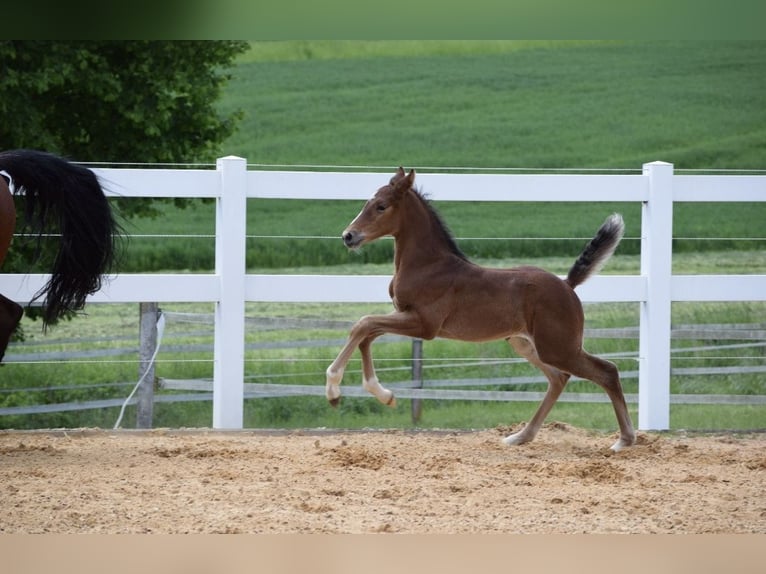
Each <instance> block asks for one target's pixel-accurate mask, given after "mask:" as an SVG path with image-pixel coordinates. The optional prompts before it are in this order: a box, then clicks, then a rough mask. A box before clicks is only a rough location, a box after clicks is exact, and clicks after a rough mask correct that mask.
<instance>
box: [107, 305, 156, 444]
mask: <svg viewBox="0 0 766 574" xmlns="http://www.w3.org/2000/svg"><path fill="white" fill-rule="evenodd" d="M164 332H165V314H164V313H162V312H160V316H159V317H158V318H157V346H156V347H155V349H154V353H152V358H151V359H149V364H148V365H147V366H146V370H145V371H144V374H143V375H141V378H140V379H138V382H137V383H136V386H135V387H133V390H132V391H131V392H130V394H129V395H128V398H127V399H125V402H124V403H122V408H121V409H120V416H119V417H117V422H116V423H114V427H113V428H114V429H115V430H116V429H118V428H120V423H121V422H122V417H123V415H124V414H125V408H126V407H127V406H128V403H129V402H130V399H132V398H133V395H135V394H136V391H137V390H138V387H140V386H141V383H143V382H144V379H145V378H146V375H147V373H149V371H151V368H152V365H153V364H154V359H156V358H157V353H158V352H159V350H160V343H162V334H163V333H164Z"/></svg>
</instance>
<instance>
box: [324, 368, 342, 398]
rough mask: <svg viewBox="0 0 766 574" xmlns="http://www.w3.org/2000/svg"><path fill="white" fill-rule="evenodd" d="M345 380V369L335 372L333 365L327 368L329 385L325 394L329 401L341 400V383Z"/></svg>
mask: <svg viewBox="0 0 766 574" xmlns="http://www.w3.org/2000/svg"><path fill="white" fill-rule="evenodd" d="M341 380H343V369H338V370H337V371H336V370H333V368H332V365H330V366H329V367H327V385H326V387H325V394H326V396H327V400H328V401H335V400H337V399H339V398H340V382H341Z"/></svg>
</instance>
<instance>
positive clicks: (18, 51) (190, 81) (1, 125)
mask: <svg viewBox="0 0 766 574" xmlns="http://www.w3.org/2000/svg"><path fill="white" fill-rule="evenodd" d="M247 49H248V44H247V43H246V42H239V41H25V40H24V41H14V40H10V41H0V70H2V73H1V74H0V94H2V96H1V97H0V149H15V148H34V149H42V150H46V151H49V152H53V153H57V154H60V155H63V156H65V157H67V158H69V159H72V160H75V161H83V162H85V161H99V162H120V163H123V162H128V163H144V162H146V163H187V162H198V161H211V160H212V159H213V158H214V157H215V155H214V154H215V152H216V151H217V148H218V146H219V145H220V144H221V143H222V142H223V141H224V140H225V139H226V138H227V137H228V136H229V135H231V133H232V132H233V131H234V128H235V126H236V122H237V120H238V119H239V117H240V114H239V113H234V114H231V115H228V116H222V115H221V114H220V113H219V112H218V110H217V109H216V108H215V102H216V100H217V99H218V98H219V97H220V95H221V90H222V87H223V86H224V84H225V82H226V81H227V80H228V79H229V77H230V76H229V75H228V74H226V73H225V69H226V68H227V67H229V66H231V65H232V63H233V59H234V57H235V56H236V55H237V54H240V53H242V52H244V51H246V50H247ZM120 209H121V210H122V211H123V215H132V214H135V213H137V214H139V215H140V214H144V213H151V202H150V201H148V202H147V201H143V202H136V201H131V202H129V203H125V204H123V205H120Z"/></svg>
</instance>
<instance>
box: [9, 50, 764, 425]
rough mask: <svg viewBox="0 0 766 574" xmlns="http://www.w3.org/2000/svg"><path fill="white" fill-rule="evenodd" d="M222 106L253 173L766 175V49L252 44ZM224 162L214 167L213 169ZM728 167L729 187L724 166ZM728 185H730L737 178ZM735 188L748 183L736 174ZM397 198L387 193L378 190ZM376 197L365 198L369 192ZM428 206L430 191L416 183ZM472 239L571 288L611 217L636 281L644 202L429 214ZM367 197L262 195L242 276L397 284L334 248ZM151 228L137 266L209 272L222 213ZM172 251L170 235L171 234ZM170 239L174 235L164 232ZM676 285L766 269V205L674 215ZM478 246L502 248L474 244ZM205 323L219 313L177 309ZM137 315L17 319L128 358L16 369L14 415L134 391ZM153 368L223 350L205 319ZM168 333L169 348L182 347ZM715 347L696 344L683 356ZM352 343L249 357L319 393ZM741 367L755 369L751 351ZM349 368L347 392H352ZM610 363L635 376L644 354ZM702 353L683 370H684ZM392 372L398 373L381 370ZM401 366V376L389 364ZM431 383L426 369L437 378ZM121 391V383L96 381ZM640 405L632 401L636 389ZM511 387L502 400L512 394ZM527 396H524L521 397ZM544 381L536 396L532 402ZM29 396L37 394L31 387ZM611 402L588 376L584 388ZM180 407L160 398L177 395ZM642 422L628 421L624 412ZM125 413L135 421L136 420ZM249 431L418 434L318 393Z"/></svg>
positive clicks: (97, 414)
mask: <svg viewBox="0 0 766 574" xmlns="http://www.w3.org/2000/svg"><path fill="white" fill-rule="evenodd" d="M220 106H221V107H222V108H223V109H225V110H232V109H235V108H241V109H243V110H244V112H245V117H244V120H243V122H242V124H241V126H240V129H239V131H238V132H237V133H236V134H235V135H234V136H232V137H231V138H230V140H229V141H227V142H226V144H225V145H224V146H223V149H221V155H230V154H233V155H238V156H241V157H245V158H246V159H247V160H248V163H249V164H251V168H253V169H256V168H257V169H304V167H302V166H319V167H314V168H312V169H345V168H343V167H338V166H353V167H354V168H358V169H367V170H374V171H382V172H388V171H392V170H393V169H394V168H395V167H396V166H399V165H403V166H404V167H406V168H415V169H416V170H418V171H420V172H428V171H438V170H439V169H440V168H455V167H460V168H465V169H464V171H471V170H477V169H481V168H506V169H508V170H514V171H521V172H524V171H534V172H535V173H538V172H540V171H542V172H545V171H552V172H553V171H554V170H561V169H567V170H572V171H578V170H580V171H582V170H610V171H609V172H610V173H612V172H613V171H611V170H617V171H618V172H619V173H637V172H638V171H640V169H641V166H642V164H643V163H645V162H650V161H655V160H661V161H667V162H671V163H673V164H674V165H675V167H676V169H677V170H679V171H680V172H681V173H687V172H686V171H684V170H694V173H698V171H696V170H703V172H710V170H763V169H766V161H765V158H766V43H764V42H755V41H749V42H612V41H610V42H585V41H578V42H563V41H555V42H531V41H478V42H468V41H454V42H453V41H449V42H448V41H423V42H417V41H404V42H356V41H354V42H330V41H324V42H256V43H253V47H252V50H251V51H250V52H249V53H247V54H245V55H243V56H242V58H241V59H240V61H239V62H238V64H237V66H236V68H235V69H234V71H233V77H232V81H231V83H230V85H229V87H228V89H227V90H226V93H225V96H224V98H223V100H222V101H221V102H220ZM214 159H215V158H210V161H211V165H212V164H213V163H214ZM716 173H718V172H717V171H716ZM727 173H728V172H727ZM733 173H741V172H740V171H734V172H733ZM382 183H384V182H383V181H382V182H381V184H382ZM373 191H374V190H372V189H371V190H369V192H370V193H372V192H373ZM424 191H425V192H426V193H427V192H428V191H429V190H428V189H424ZM436 206H437V208H438V209H439V210H440V211H441V213H442V214H443V215H444V218H445V219H446V221H447V222H448V223H449V225H450V228H451V229H452V231H453V233H454V234H455V236H456V237H457V238H458V242H459V244H460V246H461V247H462V248H463V249H464V250H465V251H466V253H467V254H468V255H469V256H471V257H472V258H474V259H476V260H477V261H478V262H480V263H486V264H492V265H515V264H521V263H532V264H538V265H541V266H544V267H546V268H548V269H550V270H551V271H554V272H557V273H565V272H566V270H567V269H568V267H569V265H571V262H572V261H573V260H574V258H575V257H576V255H577V254H578V253H579V251H580V249H581V248H582V246H583V244H584V243H585V241H586V240H587V238H589V237H591V236H592V235H593V233H594V232H595V230H596V228H597V227H598V225H599V224H600V223H601V221H603V219H604V217H606V215H608V214H609V213H611V212H612V211H615V210H620V211H622V213H623V215H624V217H625V220H626V226H627V230H626V239H625V240H624V241H623V243H622V245H621V246H620V249H619V250H618V253H617V254H616V256H615V257H614V258H613V260H612V261H610V263H609V264H608V266H607V267H606V268H605V270H604V273H636V272H637V271H638V265H639V263H638V259H639V255H638V254H639V241H638V237H639V235H640V205H637V204H622V203H617V202H615V203H607V204H583V203H575V202H572V203H537V202H534V198H530V201H529V202H523V203H492V204H487V203H481V202H466V203H463V202H461V203H449V202H437V203H436ZM360 207H361V205H360V202H345V201H339V202H330V201H311V202H309V201H290V200H251V201H250V202H249V205H248V235H250V236H251V237H250V238H249V239H248V252H247V267H248V270H250V271H251V272H260V271H265V272H273V273H348V274H353V273H388V272H390V270H391V262H390V260H391V254H392V247H393V244H392V242H391V241H386V240H383V241H381V242H379V243H378V244H376V245H372V246H369V247H366V248H364V249H363V250H362V251H361V252H360V253H349V252H347V251H346V250H345V248H344V247H343V246H342V243H341V242H340V240H339V239H338V237H339V235H340V232H341V231H342V229H343V228H344V226H345V225H346V224H347V223H348V221H350V220H351V219H352V218H353V217H354V216H355V215H356V213H357V212H358V211H359V209H360ZM162 211H163V215H162V216H161V217H158V218H156V219H154V220H137V221H126V222H125V227H126V229H127V230H128V232H129V233H130V234H131V235H132V237H131V239H130V241H129V243H128V246H127V252H126V255H125V257H124V259H123V263H122V267H121V269H122V270H123V271H126V272H138V271H141V272H146V271H188V272H205V271H210V270H212V269H213V254H214V240H213V239H212V238H211V237H209V236H210V235H212V234H213V233H214V217H213V205H212V203H209V202H195V203H194V204H193V205H192V206H191V207H190V208H188V209H184V210H180V209H177V208H175V207H173V206H171V205H170V204H168V205H165V206H164V207H163V210H162ZM160 235H161V236H162V237H158V236H160ZM168 236H170V237H168ZM674 237H675V240H674V251H675V256H674V273H766V246H764V241H763V238H764V237H766V204H763V203H748V204H742V203H740V204H707V203H703V204H681V205H677V206H676V210H675V214H674ZM467 238H490V239H489V240H487V239H467ZM163 307H164V308H165V309H167V310H180V311H184V310H191V311H196V312H212V306H210V305H197V306H184V305H174V304H172V303H169V304H164V305H163ZM388 308H389V307H388V306H385V305H384V306H379V305H378V306H371V305H367V306H365V305H361V306H359V305H357V306H331V305H319V306H310V305H260V304H248V316H249V317H257V316H262V317H273V316H281V317H292V318H314V319H321V318H335V319H339V320H341V321H347V322H348V323H349V324H350V323H351V322H352V321H353V320H355V319H356V318H358V317H359V316H360V315H361V314H364V313H368V312H372V311H375V312H386V311H387V310H388ZM673 313H674V315H673V320H674V324H696V323H748V324H751V323H764V322H766V305H764V304H760V303H744V304H675V305H674V309H673ZM586 314H587V316H588V321H589V323H588V325H589V326H591V327H599V326H603V327H610V326H634V325H637V323H638V305H589V306H588V308H587V309H586ZM137 320H138V310H137V308H136V306H130V305H92V306H89V308H88V309H87V314H86V315H84V316H82V317H78V318H76V319H74V320H72V321H71V322H68V323H64V324H61V325H59V326H57V327H56V328H55V329H54V330H53V331H51V332H50V333H48V334H47V335H45V336H43V335H42V334H40V333H39V325H36V324H34V323H25V330H26V332H27V333H28V341H27V342H26V343H25V344H23V345H15V346H13V347H12V348H11V350H10V351H9V353H10V352H14V353H16V352H22V351H23V352H29V351H30V350H32V351H40V352H43V351H47V352H52V351H67V350H77V349H91V348H98V347H107V348H109V347H124V349H125V355H124V356H122V357H118V359H120V360H117V361H95V362H88V363H85V364H81V363H75V362H73V363H52V364H39V365H15V364H9V365H7V366H6V367H4V368H3V369H1V370H0V390H2V391H3V392H2V393H0V406H16V405H22V404H41V403H49V402H50V403H56V402H67V401H72V400H93V399H96V398H114V397H124V396H126V395H127V393H128V392H129V390H130V386H127V385H121V386H120V385H119V383H125V382H129V381H135V379H136V369H137V364H136V361H135V358H136V353H135V347H136V338H137V331H138V330H137ZM168 336H169V337H171V339H169V342H168V343H167V344H166V347H165V349H164V350H163V352H162V353H161V354H160V362H159V364H158V375H159V376H161V377H167V378H204V377H210V376H211V375H212V362H211V357H212V355H211V353H209V352H207V351H198V352H195V351H189V350H178V351H174V350H173V348H172V345H171V344H172V343H174V342H175V343H183V344H184V345H189V344H200V345H205V344H209V343H210V342H211V341H212V335H211V332H210V331H209V330H207V331H205V330H204V329H203V328H201V327H199V326H188V327H184V326H175V325H171V326H169V335H168ZM344 336H345V330H342V329H341V330H336V331H332V330H329V331H328V330H274V331H257V332H248V336H247V337H248V343H256V342H269V341H273V342H275V343H278V342H280V341H281V342H284V341H294V340H298V341H312V340H315V339H336V338H339V339H342V338H343V337H344ZM172 337H176V339H172ZM706 343H709V342H704V341H702V342H700V341H696V342H695V341H685V342H683V344H685V345H695V344H697V345H704V344H706ZM588 345H589V350H591V351H594V352H598V353H629V352H631V351H634V350H635V346H636V345H637V342H636V341H634V340H614V341H609V340H594V341H593V342H589V344H588ZM337 350H338V348H336V347H332V346H330V347H328V348H305V349H289V350H284V349H283V350H275V351H273V352H264V351H259V352H254V351H248V353H247V361H248V362H247V363H246V371H247V377H248V381H254V382H295V383H303V384H317V385H323V384H324V378H323V372H324V368H325V367H326V365H327V364H328V362H329V360H331V358H332V355H334V354H335V353H336V352H337ZM425 352H426V356H427V357H430V358H433V359H437V358H443V359H444V360H445V361H447V360H448V359H449V358H450V357H465V356H469V355H470V356H476V357H511V356H512V353H511V352H510V351H509V350H508V349H507V345H505V344H504V343H502V342H500V343H496V344H488V345H480V346H476V345H465V344H461V343H452V342H444V341H437V342H428V343H426V351H425ZM713 355H715V357H716V358H715V359H713V358H711V353H708V354H707V355H706V354H705V353H704V352H701V353H699V354H698V355H697V359H698V363H694V364H695V365H697V366H710V365H718V366H730V365H740V364H745V365H753V364H756V365H758V364H762V361H763V350H762V348H760V349H758V348H756V349H748V350H736V351H731V352H728V351H727V352H724V351H719V352H715V353H713ZM743 356H744V357H745V358H744V359H742V357H743ZM376 358H377V359H378V360H379V363H378V365H379V367H381V378H382V380H383V381H384V383H385V381H387V380H402V379H406V378H407V377H408V375H407V373H406V372H405V369H406V368H407V365H408V361H409V344H408V343H395V344H381V345H380V346H379V347H378V348H377V349H376ZM355 360H356V358H355V359H353V360H352V366H350V368H349V372H348V374H347V377H346V383H348V384H358V383H359V375H358V373H357V372H355V371H354V369H353V361H355ZM616 362H617V363H618V366H619V367H620V369H622V370H632V369H635V368H636V363H635V360H633V359H628V358H623V359H617V360H616ZM691 365H692V363H691V362H690V361H689V360H686V361H685V362H675V360H674V363H673V366H674V367H675V366H691ZM386 369H389V371H386ZM397 369H398V370H397ZM532 374H535V372H534V370H533V369H531V368H530V367H527V366H525V365H514V366H512V367H508V366H502V367H495V368H482V369H473V370H471V369H465V368H454V369H447V368H445V369H438V372H436V371H434V375H433V378H445V377H454V378H465V377H478V376H483V377H507V376H511V375H519V376H525V375H532ZM429 376H431V375H429ZM762 378H763V377H762V376H761V375H759V374H746V375H727V376H721V377H711V376H706V377H674V378H673V382H672V384H673V391H674V392H684V393H688V392H703V393H706V392H721V393H740V394H764V393H766V388H765V385H764V381H763V380H762ZM101 383H108V384H110V385H112V386H100V387H93V386H90V385H94V384H99V385H100V384H101ZM625 386H626V391H627V392H636V387H635V381H626V384H625ZM504 388H505V387H504ZM524 388H525V390H530V387H524ZM540 388H544V385H542V387H539V386H538V387H532V388H531V390H536V389H540ZM19 389H36V390H34V391H26V392H19V391H18V390H19ZM577 391H587V392H597V388H596V387H595V386H593V385H591V384H588V383H576V384H573V385H572V388H571V389H570V392H577ZM165 393H166V392H165ZM535 408H536V404H531V403H529V404H527V403H512V404H508V403H473V402H456V401H443V402H439V401H429V402H427V403H426V408H425V411H424V418H423V420H422V421H421V423H420V424H421V425H422V426H426V427H446V428H453V427H454V428H482V427H488V426H495V425H501V424H502V425H505V424H512V423H516V422H520V421H523V420H527V419H528V418H529V416H530V414H531V412H533V410H534V409H535ZM632 412H633V416H634V417H635V409H632ZM116 416H117V409H101V410H98V411H79V412H73V413H59V414H46V415H33V416H32V415H30V416H24V417H0V427H4V428H9V427H16V428H19V427H24V428H38V427H56V426H64V427H72V426H111V424H113V422H114V420H115V419H116ZM132 416H133V411H132V409H129V411H128V415H127V418H126V421H127V422H126V425H127V426H131V425H132V420H133V419H132V418H131V417H132ZM551 418H556V419H559V420H565V421H567V422H570V423H572V424H577V425H580V426H584V427H587V428H593V429H598V430H611V429H614V428H615V421H614V415H613V414H612V412H611V406H609V405H608V404H607V405H565V404H561V405H559V406H557V407H556V410H554V412H553V413H552V415H551ZM211 421H212V416H211V405H210V403H209V402H207V403H204V402H203V403H174V404H171V405H164V404H161V405H157V407H156V410H155V426H209V425H210V424H211ZM245 424H246V426H250V427H266V426H276V427H305V426H311V427H315V426H327V427H343V428H347V427H365V426H369V427H406V426H411V425H412V423H411V422H410V419H409V408H408V401H400V406H399V408H398V409H396V410H391V409H386V408H384V407H382V406H381V405H379V404H378V403H377V402H376V401H375V399H373V398H369V399H368V398H364V399H355V398H347V399H345V400H344V401H343V403H342V406H341V408H340V409H338V410H332V409H329V408H328V407H327V405H326V402H325V401H324V400H323V399H321V398H319V397H317V398H284V399H258V400H248V401H247V402H246V407H245ZM671 425H672V426H673V428H703V429H708V428H764V427H766V415H765V414H764V412H763V408H762V407H761V408H758V407H742V406H688V407H680V406H679V407H673V409H672V411H671Z"/></svg>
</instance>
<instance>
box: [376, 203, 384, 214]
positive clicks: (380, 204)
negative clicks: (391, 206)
mask: <svg viewBox="0 0 766 574" xmlns="http://www.w3.org/2000/svg"><path fill="white" fill-rule="evenodd" d="M375 209H376V210H377V212H378V213H383V212H384V211H385V210H386V206H385V204H383V203H379V204H378V205H376V206H375Z"/></svg>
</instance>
